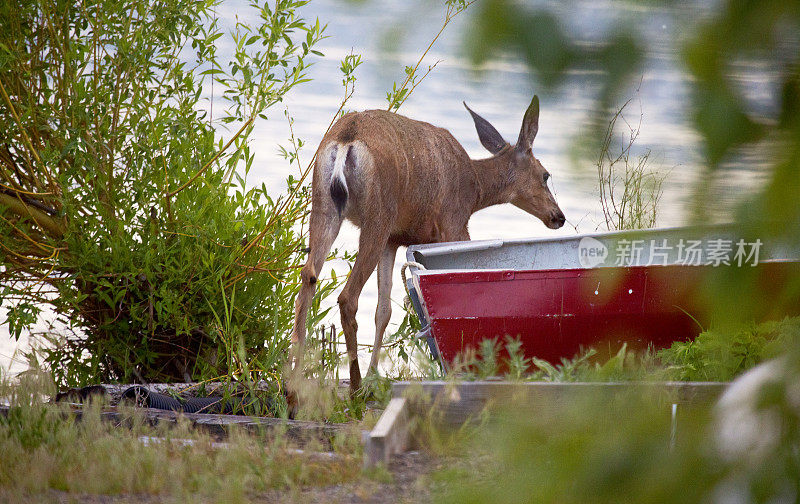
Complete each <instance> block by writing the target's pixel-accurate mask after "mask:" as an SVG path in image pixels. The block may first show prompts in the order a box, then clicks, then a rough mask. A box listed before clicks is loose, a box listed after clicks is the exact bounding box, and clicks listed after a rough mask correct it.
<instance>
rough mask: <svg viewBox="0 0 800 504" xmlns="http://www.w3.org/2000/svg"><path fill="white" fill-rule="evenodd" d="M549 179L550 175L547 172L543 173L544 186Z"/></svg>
mask: <svg viewBox="0 0 800 504" xmlns="http://www.w3.org/2000/svg"><path fill="white" fill-rule="evenodd" d="M549 178H550V174H549V173H547V172H544V175H542V182H544V183H545V184H547V180H548V179H549Z"/></svg>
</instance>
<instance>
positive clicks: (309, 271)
mask: <svg viewBox="0 0 800 504" xmlns="http://www.w3.org/2000/svg"><path fill="white" fill-rule="evenodd" d="M328 206H329V208H323V209H321V210H317V209H316V208H312V210H311V219H310V223H309V238H308V245H309V249H310V250H309V252H308V259H307V260H306V264H305V266H303V269H302V270H301V271H300V278H301V282H302V283H301V286H300V292H299V293H298V294H297V299H296V300H295V306H294V329H293V330H292V353H293V354H294V355H293V356H292V359H291V361H292V362H293V363H294V365H295V366H296V367H299V366H297V365H298V364H300V363H301V362H302V356H303V352H304V346H305V341H306V317H307V315H308V307H309V306H310V305H311V300H312V299H313V297H314V291H315V290H316V284H317V281H318V280H319V274H320V271H321V270H322V267H323V265H324V264H325V258H326V257H328V252H330V250H331V246H332V245H333V241H334V240H335V239H336V236H337V235H338V234H339V228H340V227H341V226H342V218H341V217H340V216H339V214H338V212H336V209H335V208H333V205H328Z"/></svg>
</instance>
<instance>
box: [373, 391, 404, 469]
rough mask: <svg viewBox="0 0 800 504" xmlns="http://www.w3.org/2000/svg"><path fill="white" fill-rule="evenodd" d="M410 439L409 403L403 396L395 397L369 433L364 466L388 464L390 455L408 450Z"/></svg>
mask: <svg viewBox="0 0 800 504" xmlns="http://www.w3.org/2000/svg"><path fill="white" fill-rule="evenodd" d="M408 441H409V410H408V403H407V401H406V400H405V399H404V398H402V397H395V398H393V399H392V400H390V401H389V405H388V406H386V409H385V410H384V411H383V414H382V415H381V417H380V418H379V419H378V423H377V424H375V428H373V429H372V431H371V432H370V433H369V437H368V438H367V443H366V446H365V449H364V466H365V467H367V468H369V467H375V466H376V465H378V464H388V463H389V457H390V456H392V455H394V454H397V453H402V452H404V451H406V449H407V448H408Z"/></svg>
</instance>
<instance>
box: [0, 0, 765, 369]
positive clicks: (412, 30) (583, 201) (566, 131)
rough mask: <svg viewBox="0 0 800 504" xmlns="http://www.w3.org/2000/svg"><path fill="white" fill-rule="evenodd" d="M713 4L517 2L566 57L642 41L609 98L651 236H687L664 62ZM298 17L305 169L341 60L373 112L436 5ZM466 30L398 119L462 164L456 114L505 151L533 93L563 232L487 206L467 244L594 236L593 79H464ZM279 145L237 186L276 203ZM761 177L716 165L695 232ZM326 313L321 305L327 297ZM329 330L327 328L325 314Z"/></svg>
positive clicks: (756, 75) (695, 150)
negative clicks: (606, 37)
mask: <svg viewBox="0 0 800 504" xmlns="http://www.w3.org/2000/svg"><path fill="white" fill-rule="evenodd" d="M714 3H715V2H713V1H702V2H686V3H679V4H677V5H675V6H672V7H670V8H662V7H658V6H655V5H653V4H650V3H648V4H643V5H635V4H632V3H630V2H627V1H624V0H618V1H615V0H591V1H585V0H578V1H571V2H560V1H543V2H530V4H531V6H539V7H543V8H547V9H549V10H550V11H552V12H554V13H555V14H556V15H558V16H559V17H560V18H561V19H562V21H563V23H564V25H565V27H566V28H567V30H568V31H569V32H570V33H571V34H572V35H573V36H574V37H575V39H576V41H577V42H578V43H580V44H592V43H594V42H595V41H597V40H598V39H599V38H600V37H602V35H603V34H604V33H606V32H607V31H608V30H610V29H613V28H614V27H615V26H617V25H618V24H620V23H630V24H631V25H632V26H635V27H636V29H638V30H639V31H640V33H641V34H642V35H643V36H644V37H645V39H646V40H648V41H649V45H648V52H647V58H646V62H645V65H644V69H643V71H642V73H641V75H640V76H639V77H640V79H641V82H639V79H638V78H637V79H636V80H637V82H636V83H632V84H631V86H630V87H629V88H628V89H626V90H625V92H623V94H622V96H623V97H624V98H632V99H633V101H632V103H631V104H630V105H629V108H628V114H627V117H628V119H629V121H630V122H632V123H638V121H639V117H640V114H641V134H640V136H639V139H638V140H637V142H636V146H637V147H636V148H637V150H638V152H644V151H646V150H650V152H651V156H650V160H649V166H650V167H651V168H652V169H654V170H656V171H658V172H660V173H662V174H665V176H666V179H665V182H664V194H663V198H662V200H661V204H660V213H659V219H658V224H659V226H674V225H681V224H687V223H690V222H687V216H688V215H689V212H688V211H687V207H688V202H690V201H691V199H692V193H693V190H694V188H695V186H696V183H697V181H698V180H700V178H701V177H702V173H703V160H702V151H701V149H700V147H699V144H698V135H697V134H696V133H695V132H694V131H693V130H692V128H691V127H690V122H689V119H688V114H687V104H688V103H689V94H688V93H689V88H688V80H687V75H686V73H685V72H684V70H683V68H682V67H681V65H680V63H679V62H678V61H677V58H676V54H677V50H678V48H679V47H680V43H681V41H682V40H683V38H684V34H685V33H686V27H687V26H690V23H696V22H700V21H701V20H702V19H704V18H707V17H708V16H709V15H710V14H711V13H712V12H713V6H714ZM237 15H238V16H239V19H241V20H244V21H247V22H250V23H253V22H255V21H256V19H255V18H254V16H252V14H251V13H250V12H249V11H248V9H247V8H246V7H244V5H242V6H240V7H236V8H228V9H220V11H219V16H220V20H221V21H222V22H223V23H224V24H227V25H232V23H234V22H235V16H237ZM304 16H305V17H306V18H311V19H313V18H315V17H319V19H320V21H321V22H322V23H328V29H327V31H326V34H327V35H328V38H327V39H326V40H324V41H323V42H322V44H321V47H318V49H320V50H321V51H322V52H323V53H324V54H325V56H324V57H322V58H317V59H316V61H315V63H314V66H313V67H312V68H311V69H310V71H309V76H310V77H312V78H313V81H311V82H309V83H306V84H303V85H301V86H300V87H298V88H296V89H295V90H294V91H293V92H292V94H291V95H290V96H289V98H288V100H286V107H288V110H289V113H290V114H291V115H292V116H293V117H294V120H295V122H294V132H295V135H296V136H298V137H299V138H301V139H303V140H304V141H305V142H306V148H305V149H304V150H303V151H302V152H301V157H302V160H303V163H304V165H305V164H306V163H307V162H308V160H309V159H310V157H311V156H312V155H313V153H314V150H315V149H316V146H317V145H318V143H319V141H320V139H321V137H322V134H323V133H324V130H325V127H326V126H327V124H328V122H329V121H330V118H331V117H332V115H333V114H334V113H335V111H336V109H337V108H338V105H339V100H340V99H341V96H342V88H341V73H340V71H339V64H340V63H339V62H340V61H341V59H342V58H343V57H344V56H346V55H347V54H349V53H350V52H351V51H353V52H355V53H358V54H361V55H362V56H363V59H364V63H363V64H362V65H361V67H359V69H358V70H357V73H356V76H357V77H358V82H357V85H356V94H355V96H354V97H353V99H352V100H351V101H350V102H349V104H348V109H350V110H364V109H370V108H386V106H387V102H386V98H385V96H386V91H387V90H388V89H391V87H392V82H394V81H395V80H397V81H402V79H403V78H404V75H403V67H404V66H405V65H412V64H413V63H415V62H416V60H417V59H418V57H419V55H420V54H421V53H422V51H423V50H424V48H425V47H426V46H427V44H428V43H429V41H430V40H431V38H432V37H433V36H434V35H435V33H436V32H437V31H438V28H439V26H440V25H441V20H442V18H443V8H441V7H440V6H439V3H438V2H418V1H417V2H415V1H412V2H393V1H388V0H380V1H378V0H373V1H367V2H344V1H341V0H314V1H312V2H311V4H309V5H308V6H307V7H306V8H305V10H304ZM471 24H472V19H471V16H470V13H469V11H468V12H467V13H465V14H462V15H461V16H460V17H458V18H456V19H455V20H454V21H453V22H452V23H451V25H450V26H449V27H448V28H447V30H446V32H445V33H444V34H443V35H442V37H440V39H439V41H438V42H437V45H436V46H435V47H434V48H433V50H432V51H431V52H430V53H429V55H428V58H427V61H428V62H429V63H433V62H436V61H439V60H440V63H439V64H438V66H437V67H436V68H435V69H434V70H433V72H431V74H430V75H429V76H428V77H427V78H426V80H425V81H424V82H423V83H422V84H421V85H420V86H419V87H418V88H417V90H416V91H415V92H414V94H413V95H412V96H411V98H410V99H409V100H408V101H407V102H406V103H405V104H404V105H403V108H402V109H401V111H400V112H401V113H402V114H404V115H407V116H409V117H412V118H415V119H420V120H424V121H427V122H430V123H433V124H435V125H437V126H441V127H445V128H447V129H449V130H450V131H451V132H452V133H453V135H454V136H455V137H456V138H457V139H458V140H459V141H460V142H461V143H462V145H463V146H464V148H465V149H466V150H467V152H468V153H469V154H470V155H471V156H472V157H475V158H478V157H487V156H488V153H487V152H486V151H485V150H484V149H483V147H482V146H481V145H480V143H479V141H478V137H477V134H476V133H475V130H474V127H473V124H472V121H471V119H470V117H469V115H468V113H467V112H466V110H465V109H464V107H463V106H462V104H461V102H462V100H463V101H466V102H467V103H468V104H469V105H470V106H471V107H472V108H473V109H474V110H475V111H476V112H478V113H479V114H481V115H483V117H485V118H486V119H488V120H489V121H490V122H491V123H492V124H493V125H494V126H495V127H496V128H497V129H498V131H500V133H502V134H503V136H505V138H506V139H508V140H511V141H513V140H515V139H516V137H517V135H518V133H519V127H520V123H521V119H522V114H523V112H524V110H525V107H526V106H527V105H528V103H530V100H531V97H532V96H533V94H534V93H538V94H539V96H540V99H541V116H540V128H539V134H538V136H537V138H536V141H535V142H534V152H535V153H536V156H537V157H538V158H539V159H540V160H541V162H542V164H543V165H544V166H545V167H546V168H547V169H548V170H549V171H550V172H551V173H552V176H553V177H552V181H553V182H552V186H551V188H552V190H553V192H554V194H555V196H556V199H557V201H558V202H559V204H560V206H561V208H562V210H563V211H564V213H565V214H566V216H567V219H568V224H567V225H565V226H564V227H563V228H562V229H560V230H558V231H552V230H549V229H547V228H546V227H545V226H544V225H543V224H542V223H541V222H540V221H539V220H538V219H536V218H535V217H532V216H530V215H528V214H526V213H524V212H523V211H521V210H518V209H516V208H515V207H513V206H511V205H501V206H497V207H492V208H488V209H485V210H482V211H480V212H478V213H477V214H475V215H474V216H473V217H472V220H471V221H470V234H471V236H472V239H474V240H480V239H489V238H521V237H532V236H553V235H568V234H574V233H576V232H591V231H594V230H596V229H603V228H604V224H603V221H602V213H601V207H600V202H599V199H598V191H597V181H596V167H595V166H594V165H593V163H592V161H591V160H588V161H586V162H580V161H577V162H576V161H575V160H574V159H573V156H571V148H572V146H573V145H574V144H575V141H576V139H579V138H580V137H581V134H582V133H584V132H585V124H586V121H587V119H588V116H589V111H590V109H591V107H592V104H593V102H592V100H593V97H594V96H595V95H596V93H597V90H598V87H599V84H598V80H599V79H598V76H597V75H596V74H594V73H592V72H580V71H575V72H572V73H571V74H569V75H568V77H567V79H566V83H565V85H564V86H562V87H561V88H560V89H559V90H557V91H555V92H551V93H544V92H543V91H542V89H541V87H540V86H538V85H537V83H536V81H535V80H534V79H533V78H532V76H531V74H530V73H529V71H528V69H527V67H526V66H525V64H524V63H523V62H522V61H520V60H518V59H516V58H514V57H513V56H511V55H507V56H505V57H502V58H499V59H497V60H494V61H492V62H490V63H488V64H486V65H485V66H484V67H483V68H482V69H481V70H480V71H475V70H474V69H473V68H472V67H471V65H470V63H469V60H468V58H467V57H466V56H465V55H464V53H463V49H462V47H463V45H464V40H465V39H466V38H467V37H469V31H470V26H471ZM392 33H394V34H397V33H402V35H403V36H402V37H401V38H400V39H399V42H397V39H393V38H392V37H391V36H390V35H391V34H392ZM222 40H223V39H220V41H222ZM220 49H221V51H222V52H223V54H224V52H225V50H226V48H225V46H224V45H221V47H220ZM227 50H228V51H230V49H227ZM734 71H735V72H736V77H737V81H738V83H739V85H740V86H741V89H743V90H744V92H745V94H746V96H747V98H748V100H749V101H750V103H751V105H752V106H753V107H754V108H755V109H756V110H760V111H764V112H770V111H771V110H773V109H774V107H776V99H775V97H776V96H777V92H776V81H777V76H776V75H775V74H774V72H772V71H771V70H770V69H769V68H760V67H756V68H753V67H742V68H735V69H734ZM637 88H638V91H637ZM209 98H210V95H209ZM214 102H215V105H214V108H215V110H220V109H219V107H224V103H222V102H221V101H219V100H217V99H215V100H214ZM221 134H222V135H223V136H225V137H228V136H229V135H230V134H231V132H225V131H222V132H221ZM288 137H289V130H288V127H287V122H286V119H285V117H284V108H283V107H281V106H276V107H274V108H273V109H271V110H270V114H269V120H267V121H263V120H262V121H261V122H260V123H258V125H257V127H256V130H255V134H254V137H253V143H252V145H253V146H254V150H255V153H256V160H255V164H254V168H253V169H252V171H251V173H250V180H249V182H250V183H252V184H261V183H262V182H263V183H265V184H266V185H267V187H268V188H270V190H271V191H272V192H273V193H274V194H277V193H279V192H282V191H285V179H286V177H287V176H288V175H290V174H296V169H295V168H292V167H289V166H288V165H287V163H286V161H285V160H284V159H283V158H281V157H280V155H279V154H278V147H277V146H278V145H279V144H282V145H285V146H288V144H289V142H288V140H287V139H288ZM763 165H764V162H763V159H761V158H760V157H759V155H758V154H757V153H746V154H743V156H742V158H741V160H739V161H738V162H733V163H731V164H730V165H728V166H727V167H726V169H725V171H724V173H722V174H720V175H718V176H717V177H716V180H715V182H714V185H713V186H712V188H713V189H712V191H711V192H710V193H709V196H708V197H709V200H710V201H713V204H712V205H710V208H709V211H708V213H707V215H708V218H709V219H714V220H716V221H724V220H726V217H727V215H728V212H729V209H730V208H731V207H732V206H733V205H734V204H735V203H736V202H737V201H739V200H741V198H742V197H744V196H746V195H747V194H749V193H751V192H752V190H753V188H754V187H756V186H757V184H758V182H759V181H760V180H762V179H763V177H764V173H765V172H764V169H763ZM420 211H424V209H420ZM357 244H358V229H357V228H355V227H353V226H351V225H349V224H345V226H343V228H342V231H341V233H340V235H339V238H338V239H337V241H336V243H335V244H334V247H339V248H341V249H349V250H355V249H357ZM404 254H405V250H404V249H401V250H400V251H399V252H398V256H397V257H398V259H397V262H396V265H395V269H396V272H395V277H394V279H395V281H394V287H393V290H392V298H393V300H394V301H395V302H396V303H398V304H396V305H395V307H394V314H393V318H392V320H393V323H392V324H391V325H390V327H389V330H390V331H391V330H392V328H393V326H394V325H395V324H396V323H397V322H399V319H400V318H401V311H402V310H401V309H400V308H399V303H402V299H403V296H404V292H403V287H402V285H401V282H400V275H399V269H400V266H401V265H402V264H403V262H404V258H405V255H404ZM330 268H333V269H335V270H336V271H337V273H339V274H346V273H347V271H348V269H349V265H348V264H347V263H345V262H344V261H331V262H330V263H329V265H328V269H327V271H326V272H323V275H324V274H328V273H329V271H330ZM373 277H374V275H373ZM376 292H377V288H376V281H375V279H374V278H372V279H371V280H370V281H369V282H368V283H367V286H366V288H365V289H364V292H363V293H362V295H361V300H360V303H359V306H360V308H361V309H360V311H359V315H358V320H359V328H360V330H359V341H360V342H363V343H372V340H373V337H374V322H373V316H374V308H375V303H376V301H377V294H376ZM329 299H330V301H331V302H332V303H335V299H336V296H331V297H330V298H329ZM287 302H291V300H287ZM331 322H333V323H335V324H336V325H337V326H339V321H338V310H336V309H335V308H334V310H332V314H331ZM26 345H27V339H26V338H23V339H22V340H21V341H20V343H19V344H17V343H16V342H14V341H13V339H12V338H10V337H9V335H8V332H7V328H6V327H0V365H1V366H2V367H3V368H4V369H9V368H10V369H11V370H12V371H19V370H21V369H24V364H23V363H21V362H19V361H18V360H14V359H12V356H13V355H14V353H15V352H16V351H18V350H19V349H20V348H25V346H26ZM360 357H361V358H360V360H361V361H362V369H364V367H365V365H366V364H367V363H368V360H369V355H368V353H366V352H363V354H362V355H361V356H360Z"/></svg>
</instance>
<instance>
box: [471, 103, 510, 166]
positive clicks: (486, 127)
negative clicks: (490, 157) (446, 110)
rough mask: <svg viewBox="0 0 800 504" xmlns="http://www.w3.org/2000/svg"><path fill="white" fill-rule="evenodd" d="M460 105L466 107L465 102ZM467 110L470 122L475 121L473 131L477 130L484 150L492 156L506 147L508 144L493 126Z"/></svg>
mask: <svg viewBox="0 0 800 504" xmlns="http://www.w3.org/2000/svg"><path fill="white" fill-rule="evenodd" d="M462 103H464V106H465V107H467V103H466V102H462ZM467 110H468V111H469V113H470V115H471V116H472V120H473V121H475V129H476V130H478V138H480V140H481V145H483V146H484V147H486V150H488V151H489V152H491V153H492V154H497V153H498V152H500V151H501V150H503V147H505V146H506V145H508V142H506V141H505V140H503V137H502V136H500V133H498V132H497V130H496V129H494V126H492V125H491V124H489V121H487V120H486V119H484V118H483V117H481V116H479V115H478V114H476V113H475V112H473V111H472V109H471V108H469V107H467Z"/></svg>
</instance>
